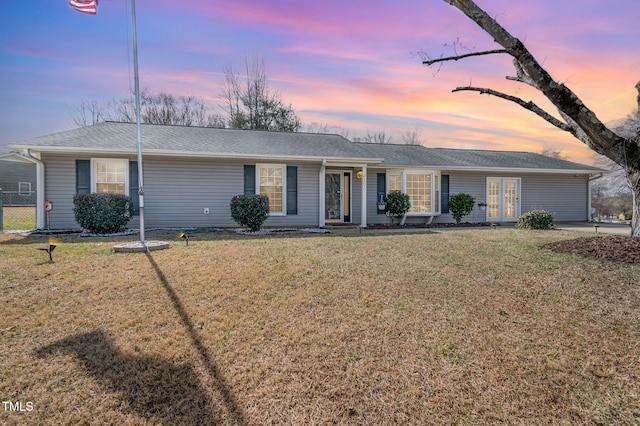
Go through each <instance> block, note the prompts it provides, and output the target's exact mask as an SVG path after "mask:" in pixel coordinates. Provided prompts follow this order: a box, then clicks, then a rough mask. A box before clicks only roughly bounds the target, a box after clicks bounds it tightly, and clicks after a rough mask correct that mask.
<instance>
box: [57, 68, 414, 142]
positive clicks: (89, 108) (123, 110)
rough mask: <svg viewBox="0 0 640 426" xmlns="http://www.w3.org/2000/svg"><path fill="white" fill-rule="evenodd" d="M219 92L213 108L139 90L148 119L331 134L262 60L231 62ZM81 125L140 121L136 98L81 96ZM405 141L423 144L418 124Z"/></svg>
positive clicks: (384, 137) (369, 138)
mask: <svg viewBox="0 0 640 426" xmlns="http://www.w3.org/2000/svg"><path fill="white" fill-rule="evenodd" d="M217 97H218V98H219V99H221V104H219V105H218V108H217V109H216V108H214V107H212V106H211V105H209V104H208V103H207V102H205V101H204V100H203V99H202V98H199V97H196V96H178V95H174V94H171V93H167V92H159V93H151V92H150V91H149V90H148V89H143V90H141V92H140V118H141V121H142V123H146V124H164V125H176V126H200V127H218V128H231V129H250V130H270V131H282V132H298V131H301V130H304V131H306V132H309V133H328V132H329V127H328V125H326V124H323V123H311V124H307V125H306V126H304V129H303V126H302V124H301V122H300V118H299V117H298V115H297V114H296V112H295V110H294V109H293V106H292V105H291V104H290V103H286V102H285V101H284V100H283V99H282V97H281V96H280V94H279V93H277V92H274V91H273V90H272V89H271V88H270V87H269V80H268V78H267V74H266V71H265V63H264V60H263V59H257V58H251V59H245V63H244V69H243V72H238V71H237V70H235V69H233V68H232V67H228V68H226V69H225V70H224V81H223V83H222V84H221V85H220V87H219V90H218V93H217ZM69 113H70V115H71V118H72V120H73V122H74V123H75V124H76V125H77V126H78V127H85V126H90V125H92V124H96V123H100V122H103V121H122V122H129V123H134V122H135V121H136V110H135V101H134V99H133V97H132V96H131V97H128V98H125V99H120V100H112V101H109V102H107V103H99V102H98V101H95V100H92V101H89V100H82V101H81V102H80V104H79V105H78V106H76V107H74V108H72V109H71V110H70V111H69ZM334 133H338V134H340V135H342V136H344V137H345V138H347V139H351V140H353V141H354V142H367V143H393V142H392V139H393V138H392V136H390V135H388V134H387V133H386V132H385V131H379V132H371V131H367V132H366V134H365V135H364V136H354V137H353V138H351V137H349V131H347V130H343V129H340V128H338V129H337V131H335V132H334ZM401 137H402V143H404V144H408V145H421V144H423V142H424V141H423V138H422V135H421V131H420V129H418V128H414V129H411V130H407V131H406V132H402V135H401Z"/></svg>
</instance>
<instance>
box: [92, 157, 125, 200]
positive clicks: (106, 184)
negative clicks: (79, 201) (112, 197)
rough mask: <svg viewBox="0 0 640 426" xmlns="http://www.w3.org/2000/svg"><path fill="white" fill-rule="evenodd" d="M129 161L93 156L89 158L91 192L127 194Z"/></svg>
mask: <svg viewBox="0 0 640 426" xmlns="http://www.w3.org/2000/svg"><path fill="white" fill-rule="evenodd" d="M128 169H129V161H128V160H122V159H110V158H94V159H92V160H91V173H92V179H91V192H96V193H105V194H124V195H128V194H129V173H128Z"/></svg>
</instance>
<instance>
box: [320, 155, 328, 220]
mask: <svg viewBox="0 0 640 426" xmlns="http://www.w3.org/2000/svg"><path fill="white" fill-rule="evenodd" d="M326 167H327V160H326V159H324V160H322V166H320V174H319V176H318V206H319V207H318V226H319V227H320V228H324V225H325V222H324V208H325V205H324V190H325V187H324V186H325V181H324V180H325V170H326Z"/></svg>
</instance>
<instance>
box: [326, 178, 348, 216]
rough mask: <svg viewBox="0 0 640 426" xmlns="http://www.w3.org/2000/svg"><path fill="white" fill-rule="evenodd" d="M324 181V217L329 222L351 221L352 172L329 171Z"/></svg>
mask: <svg viewBox="0 0 640 426" xmlns="http://www.w3.org/2000/svg"><path fill="white" fill-rule="evenodd" d="M324 179H325V182H324V218H325V220H326V221H327V222H349V221H351V214H350V213H351V211H350V210H351V197H350V195H351V193H350V188H351V174H350V173H347V172H327V173H325V178H324Z"/></svg>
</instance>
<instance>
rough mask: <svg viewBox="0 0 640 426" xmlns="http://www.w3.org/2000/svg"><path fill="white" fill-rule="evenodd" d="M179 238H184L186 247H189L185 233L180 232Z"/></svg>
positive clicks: (187, 236)
mask: <svg viewBox="0 0 640 426" xmlns="http://www.w3.org/2000/svg"><path fill="white" fill-rule="evenodd" d="M179 238H184V239H185V240H187V247H189V235H187V233H186V232H181V233H180V235H179Z"/></svg>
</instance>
